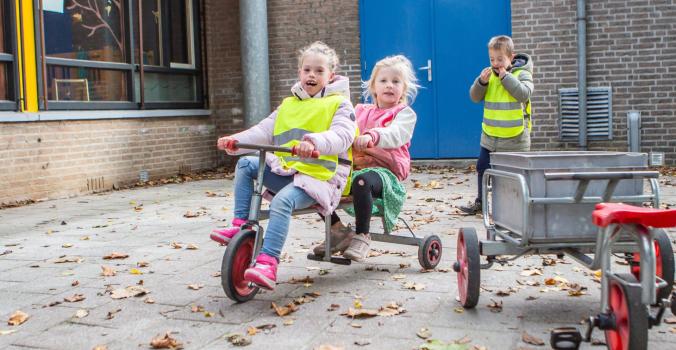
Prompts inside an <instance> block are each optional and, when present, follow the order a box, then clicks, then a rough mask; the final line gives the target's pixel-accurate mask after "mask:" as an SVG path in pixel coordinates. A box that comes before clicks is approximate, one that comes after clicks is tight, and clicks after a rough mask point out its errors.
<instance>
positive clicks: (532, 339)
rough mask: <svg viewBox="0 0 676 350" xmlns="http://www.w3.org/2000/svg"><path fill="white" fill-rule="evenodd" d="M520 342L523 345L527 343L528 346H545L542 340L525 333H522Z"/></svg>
mask: <svg viewBox="0 0 676 350" xmlns="http://www.w3.org/2000/svg"><path fill="white" fill-rule="evenodd" d="M521 340H523V342H524V343H528V344H531V345H537V346H541V345H545V342H544V341H543V340H542V339H540V338H538V337H536V336H534V335H530V334H528V332H526V331H524V332H523V333H522V334H521Z"/></svg>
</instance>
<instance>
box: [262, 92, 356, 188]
mask: <svg viewBox="0 0 676 350" xmlns="http://www.w3.org/2000/svg"><path fill="white" fill-rule="evenodd" d="M344 99H345V98H344V97H343V96H340V95H332V96H327V97H323V98H309V99H305V100H299V99H298V98H296V97H287V98H285V99H284V101H283V102H282V104H281V106H280V107H279V110H278V112H277V118H276V119H275V127H274V131H273V136H272V140H273V143H274V145H275V146H281V147H293V146H295V145H297V144H299V143H300V142H301V141H302V140H303V136H305V135H306V134H310V133H318V132H323V131H326V130H329V128H330V127H331V121H332V120H333V116H334V114H335V113H336V111H337V110H338V107H339V106H340V104H341V103H342V102H343V100H344ZM275 155H276V156H277V157H279V159H280V161H281V162H282V166H284V167H286V168H292V169H295V170H296V171H298V172H299V173H302V174H306V175H309V176H312V177H314V178H316V179H319V180H324V181H326V180H329V179H331V178H332V177H333V176H334V175H335V173H336V170H337V168H338V155H335V154H334V155H320V156H319V158H318V159H313V158H299V157H297V156H292V155H291V154H290V153H285V152H275Z"/></svg>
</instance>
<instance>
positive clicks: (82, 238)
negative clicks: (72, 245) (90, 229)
mask: <svg viewBox="0 0 676 350" xmlns="http://www.w3.org/2000/svg"><path fill="white" fill-rule="evenodd" d="M80 240H81V241H88V240H89V236H82V237H80Z"/></svg>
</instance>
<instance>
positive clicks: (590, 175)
mask: <svg viewBox="0 0 676 350" xmlns="http://www.w3.org/2000/svg"><path fill="white" fill-rule="evenodd" d="M659 176H660V173H659V172H657V171H608V172H593V171H592V172H569V173H545V179H547V180H552V181H558V180H626V179H657V178H658V177H659Z"/></svg>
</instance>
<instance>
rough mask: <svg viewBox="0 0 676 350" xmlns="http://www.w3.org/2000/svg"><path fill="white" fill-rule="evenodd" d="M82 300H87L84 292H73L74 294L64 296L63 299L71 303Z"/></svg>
mask: <svg viewBox="0 0 676 350" xmlns="http://www.w3.org/2000/svg"><path fill="white" fill-rule="evenodd" d="M82 300H85V296H84V295H82V294H73V295H72V296H69V297H66V298H63V301H67V302H69V303H76V302H78V301H82Z"/></svg>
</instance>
